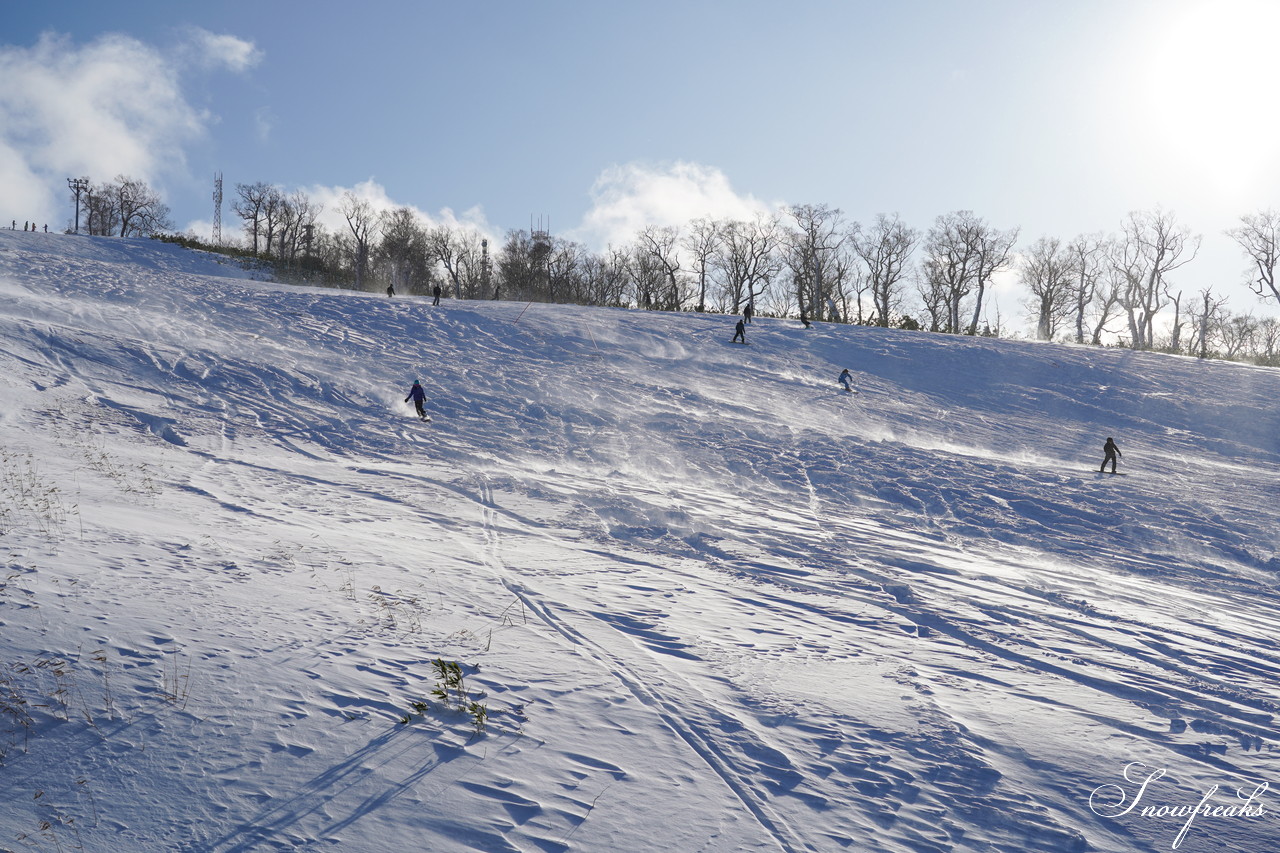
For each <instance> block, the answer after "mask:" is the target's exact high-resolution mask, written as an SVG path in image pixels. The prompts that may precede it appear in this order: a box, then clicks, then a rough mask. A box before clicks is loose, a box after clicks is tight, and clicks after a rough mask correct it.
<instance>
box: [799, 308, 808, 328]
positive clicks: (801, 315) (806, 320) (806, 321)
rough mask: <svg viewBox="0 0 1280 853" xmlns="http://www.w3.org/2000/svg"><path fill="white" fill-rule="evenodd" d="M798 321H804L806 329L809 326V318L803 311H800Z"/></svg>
mask: <svg viewBox="0 0 1280 853" xmlns="http://www.w3.org/2000/svg"><path fill="white" fill-rule="evenodd" d="M800 322H801V323H804V327H805V328H806V329H807V328H809V318H808V317H806V316H805V315H804V312H803V311H801V312H800Z"/></svg>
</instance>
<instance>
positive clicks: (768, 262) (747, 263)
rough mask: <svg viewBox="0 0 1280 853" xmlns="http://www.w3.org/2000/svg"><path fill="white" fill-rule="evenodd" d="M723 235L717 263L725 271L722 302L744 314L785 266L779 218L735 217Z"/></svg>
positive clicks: (720, 270)
mask: <svg viewBox="0 0 1280 853" xmlns="http://www.w3.org/2000/svg"><path fill="white" fill-rule="evenodd" d="M722 236H723V240H722V241H721V243H720V249H719V251H718V252H716V254H715V264H714V265H715V267H716V269H717V270H718V271H719V272H720V274H721V282H720V284H721V294H720V297H721V298H720V305H721V309H722V310H730V311H731V312H732V313H734V314H740V313H741V312H742V308H743V306H744V305H749V304H754V303H755V302H756V300H757V299H758V298H759V297H760V296H762V295H763V294H764V292H765V290H766V289H767V288H768V287H769V285H770V284H771V283H772V282H773V279H774V278H775V277H776V276H777V275H778V273H779V272H780V271H781V269H782V262H781V261H780V260H779V258H778V248H779V244H780V238H781V235H780V234H779V225H778V220H777V218H776V217H772V216H768V217H766V216H760V217H757V218H756V219H754V220H752V221H750V222H745V221H741V220H735V221H732V222H729V223H727V224H726V225H725V226H724V229H723V232H722ZM802 308H803V306H802Z"/></svg>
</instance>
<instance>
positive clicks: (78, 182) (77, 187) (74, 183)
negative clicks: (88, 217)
mask: <svg viewBox="0 0 1280 853" xmlns="http://www.w3.org/2000/svg"><path fill="white" fill-rule="evenodd" d="M67 186H69V187H71V192H73V193H75V196H76V233H77V234H79V233H80V193H82V192H84V191H85V190H87V189H89V179H88V178H67Z"/></svg>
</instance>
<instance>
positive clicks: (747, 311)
mask: <svg viewBox="0 0 1280 853" xmlns="http://www.w3.org/2000/svg"><path fill="white" fill-rule="evenodd" d="M755 314H756V307H755V306H754V305H752V304H751V303H750V302H748V303H747V307H746V308H743V309H742V319H744V320H746V321H747V322H748V323H750V322H751V318H752V317H754V316H755Z"/></svg>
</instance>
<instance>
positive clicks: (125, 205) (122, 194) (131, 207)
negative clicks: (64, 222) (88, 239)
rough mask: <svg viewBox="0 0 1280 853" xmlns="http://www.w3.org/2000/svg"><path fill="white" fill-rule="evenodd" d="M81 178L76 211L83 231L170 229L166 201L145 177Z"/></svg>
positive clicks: (127, 233) (116, 233) (115, 233)
mask: <svg viewBox="0 0 1280 853" xmlns="http://www.w3.org/2000/svg"><path fill="white" fill-rule="evenodd" d="M84 180H85V185H84V186H83V187H82V191H83V194H82V196H81V198H80V200H79V209H78V213H79V214H80V217H81V220H82V222H83V225H82V229H83V230H84V231H85V232H87V233H89V234H92V235H96V236H100V237H146V236H150V235H151V234H158V233H163V232H165V231H172V230H173V222H172V221H171V220H170V218H169V207H168V205H166V204H165V203H164V202H163V201H162V200H161V198H160V195H159V194H158V193H157V192H156V191H155V190H153V189H152V188H151V187H150V186H148V185H147V183H146V182H145V181H141V180H138V179H137V178H131V177H129V176H127V175H117V176H116V177H115V178H114V179H113V180H110V181H104V182H102V183H98V184H93V183H88V179H84ZM78 224H79V223H78Z"/></svg>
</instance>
